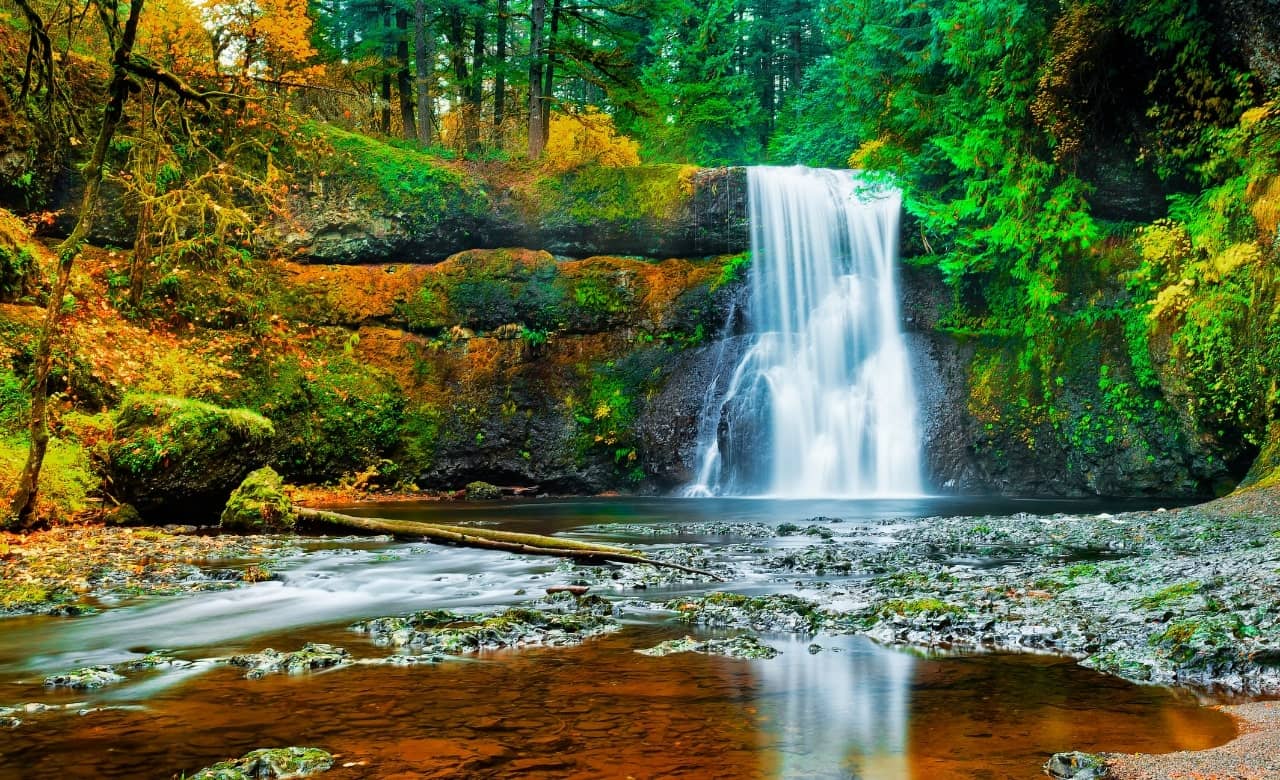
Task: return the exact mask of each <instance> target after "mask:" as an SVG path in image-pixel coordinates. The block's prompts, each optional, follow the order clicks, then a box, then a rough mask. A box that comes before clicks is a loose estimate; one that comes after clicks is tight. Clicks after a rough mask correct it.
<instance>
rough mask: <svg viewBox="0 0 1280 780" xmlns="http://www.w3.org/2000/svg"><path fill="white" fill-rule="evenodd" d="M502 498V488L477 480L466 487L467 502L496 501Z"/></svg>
mask: <svg viewBox="0 0 1280 780" xmlns="http://www.w3.org/2000/svg"><path fill="white" fill-rule="evenodd" d="M499 498H502V488H500V487H498V486H497V485H491V484H489V483H488V482H481V481H479V480H477V481H475V482H471V483H469V484H468V485H467V500H468V501H496V500H498V499H499Z"/></svg>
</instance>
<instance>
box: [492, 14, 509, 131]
mask: <svg viewBox="0 0 1280 780" xmlns="http://www.w3.org/2000/svg"><path fill="white" fill-rule="evenodd" d="M506 69H507V0H498V40H497V44H496V48H495V50H494V73H493V126H494V127H495V128H497V129H498V131H499V132H501V129H502V120H503V119H504V117H503V112H504V111H506V102H507V71H506ZM499 141H501V139H499Z"/></svg>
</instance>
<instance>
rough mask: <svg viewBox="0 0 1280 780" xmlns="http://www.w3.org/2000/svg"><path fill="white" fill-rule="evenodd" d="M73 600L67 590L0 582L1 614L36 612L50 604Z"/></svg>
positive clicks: (5, 581) (24, 583) (39, 585)
mask: <svg viewBox="0 0 1280 780" xmlns="http://www.w3.org/2000/svg"><path fill="white" fill-rule="evenodd" d="M70 599H71V592H70V591H68V590H66V589H65V588H48V587H45V586H44V585H41V584H39V583H35V582H10V581H8V580H0V612H18V613H23V612H34V611H37V610H38V609H39V608H40V607H44V606H46V605H48V604H59V603H62V602H64V601H69V600H70Z"/></svg>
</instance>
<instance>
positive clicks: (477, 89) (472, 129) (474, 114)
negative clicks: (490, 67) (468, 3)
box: [467, 15, 485, 152]
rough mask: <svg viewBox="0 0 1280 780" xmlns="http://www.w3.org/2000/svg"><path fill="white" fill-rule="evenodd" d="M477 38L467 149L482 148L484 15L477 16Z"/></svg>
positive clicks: (475, 41) (474, 48)
mask: <svg viewBox="0 0 1280 780" xmlns="http://www.w3.org/2000/svg"><path fill="white" fill-rule="evenodd" d="M475 28H476V29H475V39H474V43H473V44H472V47H471V89H470V92H469V97H470V100H469V102H470V109H469V111H468V112H467V113H468V114H469V115H470V119H471V122H470V123H469V124H468V125H467V149H468V151H472V152H474V151H476V150H477V149H479V148H480V107H481V106H482V105H483V101H484V33H485V24H484V17H483V16H481V15H477V16H476V18H475Z"/></svg>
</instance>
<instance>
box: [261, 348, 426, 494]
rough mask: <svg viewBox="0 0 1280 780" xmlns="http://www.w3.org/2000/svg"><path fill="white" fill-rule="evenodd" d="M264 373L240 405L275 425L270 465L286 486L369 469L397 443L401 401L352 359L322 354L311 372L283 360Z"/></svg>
mask: <svg viewBox="0 0 1280 780" xmlns="http://www.w3.org/2000/svg"><path fill="white" fill-rule="evenodd" d="M266 371H267V375H266V376H264V377H261V378H260V380H259V381H260V382H261V385H260V386H259V387H257V388H255V389H254V390H253V391H252V392H250V393H248V394H246V395H245V396H243V397H242V398H241V399H240V401H241V402H242V403H246V404H248V405H249V406H252V407H253V408H255V409H257V410H258V411H259V412H260V413H261V414H263V415H265V416H266V417H267V418H269V419H270V420H271V421H272V422H273V423H274V424H275V430H276V436H275V439H274V443H273V445H272V453H273V454H272V458H271V464H272V465H273V466H274V467H275V468H276V469H277V470H279V471H280V473H281V474H283V475H284V476H285V477H286V478H287V479H289V480H291V481H293V480H297V481H312V482H322V481H324V480H327V479H335V478H337V477H338V476H340V475H342V474H344V473H346V472H350V471H357V470H359V469H361V468H363V467H365V466H367V465H369V464H370V463H373V462H375V461H377V460H378V459H379V458H381V457H383V456H384V455H385V454H386V453H388V452H390V451H391V450H392V449H393V448H394V447H395V446H396V444H397V442H398V441H399V437H400V424H401V421H402V419H403V414H404V398H403V396H402V395H401V394H400V393H399V392H398V391H397V389H396V388H395V387H394V385H393V384H392V383H391V382H390V381H389V380H385V379H383V378H381V377H380V376H379V375H378V374H377V373H376V372H374V371H371V370H370V369H369V367H368V366H364V365H361V364H360V363H358V362H357V361H356V360H354V359H353V358H352V357H350V356H348V355H345V354H341V353H340V352H339V353H338V354H327V355H326V356H325V359H324V360H323V361H321V362H319V363H317V364H315V365H304V364H303V363H302V362H301V361H300V360H299V359H298V358H296V357H285V358H281V359H278V360H276V361H275V362H273V363H271V364H270V365H269V367H267V368H266Z"/></svg>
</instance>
